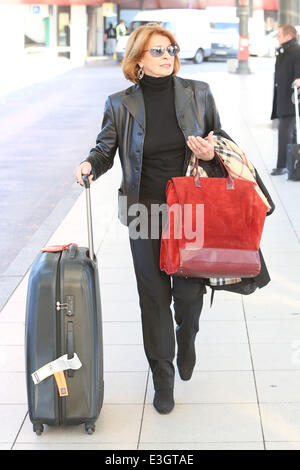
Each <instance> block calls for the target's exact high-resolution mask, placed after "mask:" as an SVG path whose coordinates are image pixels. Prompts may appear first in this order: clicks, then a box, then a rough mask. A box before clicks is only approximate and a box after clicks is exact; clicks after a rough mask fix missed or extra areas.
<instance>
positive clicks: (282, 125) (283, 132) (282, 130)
mask: <svg viewBox="0 0 300 470" xmlns="http://www.w3.org/2000/svg"><path fill="white" fill-rule="evenodd" d="M294 143H296V128H295V118H294V117H293V116H287V117H282V118H279V122H278V157H277V168H285V167H286V156H287V144H294Z"/></svg>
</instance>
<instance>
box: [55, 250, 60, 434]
mask: <svg viewBox="0 0 300 470" xmlns="http://www.w3.org/2000/svg"><path fill="white" fill-rule="evenodd" d="M61 257H62V252H61V253H60V256H59V260H58V263H57V275H56V299H60V298H61V296H60V294H61V290H60V263H61ZM60 356H62V347H61V315H60V310H58V309H57V302H56V357H60ZM55 392H56V394H57V395H56V396H57V403H58V424H59V425H60V424H62V407H61V399H60V397H59V394H58V391H57V387H56V390H55Z"/></svg>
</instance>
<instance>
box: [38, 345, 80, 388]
mask: <svg viewBox="0 0 300 470" xmlns="http://www.w3.org/2000/svg"><path fill="white" fill-rule="evenodd" d="M81 366H82V364H81V361H80V359H79V357H78V356H77V354H76V353H74V356H73V357H72V359H68V355H67V354H65V355H64V356H61V357H59V358H58V359H56V360H55V361H52V362H48V364H45V365H44V366H43V367H41V368H40V369H38V370H36V371H35V372H33V374H31V377H32V380H33V382H34V384H35V385H37V384H39V383H40V382H42V381H43V380H45V379H46V378H47V377H50V375H52V374H54V372H60V371H62V370H67V369H74V370H77V369H80V367H81Z"/></svg>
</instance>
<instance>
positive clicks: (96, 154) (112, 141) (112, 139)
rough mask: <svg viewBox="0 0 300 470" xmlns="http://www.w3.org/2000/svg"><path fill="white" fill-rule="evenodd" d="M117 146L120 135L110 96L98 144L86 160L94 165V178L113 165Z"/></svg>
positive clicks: (106, 104) (97, 140)
mask: <svg viewBox="0 0 300 470" xmlns="http://www.w3.org/2000/svg"><path fill="white" fill-rule="evenodd" d="M117 148H118V135H117V130H116V125H115V119H114V112H113V108H112V104H111V100H110V98H109V97H108V99H107V100H106V103H105V108H104V115H103V121H102V129H101V131H100V133H99V134H98V136H97V139H96V146H95V147H93V148H92V149H91V150H90V154H89V156H88V158H86V160H84V161H85V162H89V163H90V164H91V165H92V173H93V180H96V179H97V178H99V176H101V175H103V174H104V173H106V171H108V170H109V169H110V168H111V167H112V166H113V163H114V157H115V154H116V151H117Z"/></svg>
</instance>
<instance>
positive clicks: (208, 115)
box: [205, 86, 221, 135]
mask: <svg viewBox="0 0 300 470" xmlns="http://www.w3.org/2000/svg"><path fill="white" fill-rule="evenodd" d="M205 104H206V106H205V135H208V134H209V132H210V131H213V130H215V129H220V127H221V121H220V116H219V113H218V110H217V106H216V103H215V100H214V97H213V95H212V92H211V89H210V87H209V86H208V87H207V90H206V99H205Z"/></svg>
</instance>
